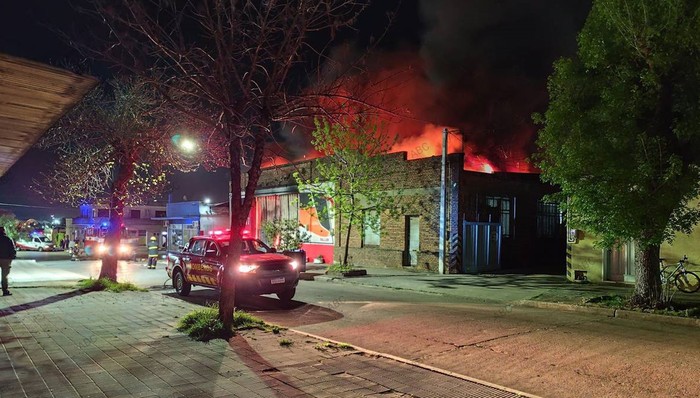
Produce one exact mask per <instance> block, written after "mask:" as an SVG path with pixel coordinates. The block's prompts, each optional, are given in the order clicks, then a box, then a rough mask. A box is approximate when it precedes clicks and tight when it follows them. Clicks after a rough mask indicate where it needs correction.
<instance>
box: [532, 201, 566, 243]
mask: <svg viewBox="0 0 700 398" xmlns="http://www.w3.org/2000/svg"><path fill="white" fill-rule="evenodd" d="M562 222H563V220H562V214H561V211H559V205H558V204H557V203H548V202H543V201H539V202H537V237H538V238H556V237H557V233H558V232H559V231H560V230H561V225H562Z"/></svg>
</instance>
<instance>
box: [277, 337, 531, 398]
mask: <svg viewBox="0 0 700 398" xmlns="http://www.w3.org/2000/svg"><path fill="white" fill-rule="evenodd" d="M287 330H288V331H290V332H294V333H296V334H300V335H302V336H306V337H310V338H312V339H317V340H321V341H327V342H329V343H333V344H336V345H339V344H347V343H343V342H341V341H336V340H332V339H329V338H326V337H322V336H318V335H315V334H312V333H307V332H304V331H301V330H297V329H291V328H289V329H287ZM352 347H353V348H354V349H355V350H357V351H360V352H362V353H364V354H367V355H370V356H376V357H381V358H386V359H390V360H392V361H396V362H401V363H404V364H406V365H411V366H415V367H418V368H421V369H425V370H429V371H431V372H435V373H440V374H444V375H446V376H450V377H454V378H457V379H461V380H464V381H469V382H472V383H475V384H481V385H482V386H486V387H491V388H494V389H497V390H500V391H504V392H508V393H511V394H515V395H518V396H521V397H525V398H542V397H540V396H539V395H533V394H529V393H526V392H523V391H519V390H515V389H513V388H508V387H504V386H500V385H498V384H494V383H489V382H488V381H484V380H480V379H476V378H474V377H469V376H465V375H463V374H459V373H455V372H451V371H449V370H445V369H440V368H437V367H435V366H430V365H426V364H423V363H420V362H415V361H412V360H410V359H406V358H401V357H397V356H395V355H391V354H385V353H383V352H377V351H372V350H369V349H366V348H362V347H358V346H356V345H354V344H353V345H352Z"/></svg>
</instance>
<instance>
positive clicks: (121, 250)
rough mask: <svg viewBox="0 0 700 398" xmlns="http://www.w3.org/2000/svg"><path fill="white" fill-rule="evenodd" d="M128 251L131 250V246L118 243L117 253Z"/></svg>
mask: <svg viewBox="0 0 700 398" xmlns="http://www.w3.org/2000/svg"><path fill="white" fill-rule="evenodd" d="M130 252H131V246H129V245H119V254H129V253H130Z"/></svg>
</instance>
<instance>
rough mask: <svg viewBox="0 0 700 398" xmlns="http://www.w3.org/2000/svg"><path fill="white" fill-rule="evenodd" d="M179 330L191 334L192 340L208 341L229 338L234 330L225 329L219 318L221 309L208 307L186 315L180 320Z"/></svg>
mask: <svg viewBox="0 0 700 398" xmlns="http://www.w3.org/2000/svg"><path fill="white" fill-rule="evenodd" d="M177 330H178V331H180V332H182V333H185V334H187V335H188V336H190V338H191V339H192V340H197V341H203V342H207V341H209V340H213V339H224V340H228V339H229V338H231V337H232V336H233V331H232V330H225V329H224V324H223V323H222V322H221V321H220V320H219V309H218V308H216V307H208V308H204V309H201V310H195V311H192V312H190V313H189V314H187V315H185V316H184V317H182V319H180V322H178V325H177Z"/></svg>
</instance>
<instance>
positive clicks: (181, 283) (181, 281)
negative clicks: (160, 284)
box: [173, 269, 192, 297]
mask: <svg viewBox="0 0 700 398" xmlns="http://www.w3.org/2000/svg"><path fill="white" fill-rule="evenodd" d="M173 287H174V288H175V292H177V294H178V295H179V296H183V297H184V296H189V294H190V290H192V285H191V284H190V283H189V282H187V281H186V280H185V275H183V274H182V271H180V270H179V269H178V270H175V273H174V274H173Z"/></svg>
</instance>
